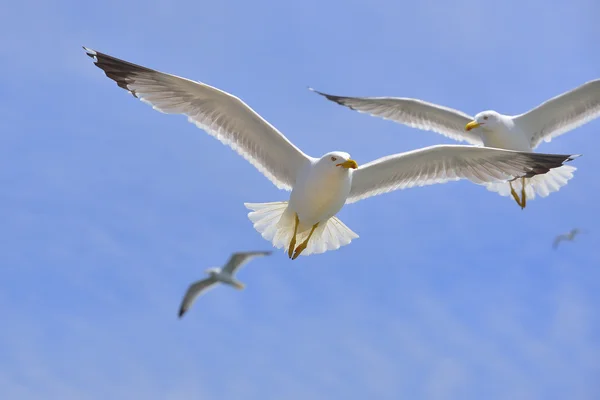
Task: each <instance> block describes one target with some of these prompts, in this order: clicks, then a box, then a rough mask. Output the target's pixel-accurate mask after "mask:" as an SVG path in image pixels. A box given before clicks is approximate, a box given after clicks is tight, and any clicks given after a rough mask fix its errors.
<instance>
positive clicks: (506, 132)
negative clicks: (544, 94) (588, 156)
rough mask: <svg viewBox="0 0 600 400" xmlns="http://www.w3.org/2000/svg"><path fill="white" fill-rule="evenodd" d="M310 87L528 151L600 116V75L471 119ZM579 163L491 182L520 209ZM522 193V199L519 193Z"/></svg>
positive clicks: (469, 138)
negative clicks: (519, 110) (510, 111)
mask: <svg viewBox="0 0 600 400" xmlns="http://www.w3.org/2000/svg"><path fill="white" fill-rule="evenodd" d="M309 89H310V90H312V91H314V92H316V93H318V94H320V95H322V96H325V97H326V98H327V99H329V100H331V101H333V102H335V103H338V104H341V105H343V106H346V107H348V108H350V109H352V110H356V111H359V112H362V113H366V114H370V115H372V116H375V117H381V118H384V119H388V120H392V121H395V122H398V123H401V124H404V125H408V126H410V127H413V128H418V129H423V130H428V131H434V132H437V133H441V134H442V135H445V136H447V137H449V138H451V139H454V140H457V141H466V142H468V143H470V144H472V145H476V146H488V147H495V148H499V149H507V150H516V151H524V152H530V151H533V150H534V149H535V148H537V147H538V146H539V144H540V143H541V142H542V141H546V142H549V141H550V140H551V139H552V138H554V137H556V136H559V135H562V134H563V133H565V132H568V131H570V130H572V129H575V128H577V127H578V126H580V125H583V124H585V123H587V122H589V121H591V120H593V119H594V118H596V117H598V116H599V115H600V79H599V80H594V81H590V82H587V83H585V84H584V85H582V86H579V87H578V88H576V89H573V90H571V91H569V92H566V93H563V94H561V95H559V96H556V97H554V98H552V99H550V100H548V101H546V102H544V103H542V104H540V105H539V106H537V107H535V108H534V109H532V110H530V111H528V112H526V113H524V114H520V115H515V116H510V115H503V114H500V113H498V112H496V111H483V112H480V113H479V114H477V115H475V117H472V116H470V115H468V114H465V113H463V112H462V111H458V110H454V109H452V108H448V107H444V106H440V105H437V104H433V103H428V102H426V101H423V100H418V99H411V98H401V97H348V96H335V95H332V94H327V93H323V92H319V91H317V90H314V89H312V88H309ZM575 170H576V168H575V167H572V166H570V165H564V166H562V167H560V168H556V169H552V170H551V171H549V172H548V173H546V174H543V175H542V174H540V175H537V176H535V177H531V178H525V177H522V178H521V179H519V180H516V181H515V182H494V183H487V184H486V187H487V188H488V189H489V190H491V191H494V192H498V193H499V194H500V195H502V196H508V195H512V197H513V198H514V199H515V201H516V202H517V204H519V206H521V209H523V208H525V205H526V203H527V199H530V200H532V199H534V198H535V194H536V192H537V194H538V195H540V196H541V197H546V196H548V195H549V194H550V193H551V192H555V191H558V190H559V189H560V188H561V187H562V186H564V185H566V184H567V182H568V181H569V179H571V178H572V177H573V172H574V171H575ZM518 191H520V192H521V198H519V195H518V194H517V192H518Z"/></svg>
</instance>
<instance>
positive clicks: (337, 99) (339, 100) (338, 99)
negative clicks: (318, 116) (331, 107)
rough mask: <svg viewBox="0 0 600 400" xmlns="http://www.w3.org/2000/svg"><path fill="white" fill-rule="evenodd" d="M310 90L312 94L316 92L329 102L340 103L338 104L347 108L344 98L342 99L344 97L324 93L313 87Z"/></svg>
mask: <svg viewBox="0 0 600 400" xmlns="http://www.w3.org/2000/svg"><path fill="white" fill-rule="evenodd" d="M308 90H310V91H311V92H314V93H316V94H320V95H321V96H323V97H325V98H326V99H327V100H331V101H333V102H334V103H338V104H340V105H342V106H347V105H346V104H345V103H344V97H342V96H335V95H333V94H327V93H323V92H320V91H318V90H317V89H314V88H311V87H309V88H308ZM350 108H352V107H350Z"/></svg>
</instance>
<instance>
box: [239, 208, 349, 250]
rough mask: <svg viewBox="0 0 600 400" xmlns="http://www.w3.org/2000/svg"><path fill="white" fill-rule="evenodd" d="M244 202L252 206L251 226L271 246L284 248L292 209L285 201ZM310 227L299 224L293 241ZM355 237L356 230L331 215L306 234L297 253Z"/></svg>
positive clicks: (332, 246) (330, 246) (338, 244)
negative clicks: (312, 231) (305, 243)
mask: <svg viewBox="0 0 600 400" xmlns="http://www.w3.org/2000/svg"><path fill="white" fill-rule="evenodd" d="M244 205H245V206H246V208H248V209H249V210H252V212H250V213H248V218H249V219H250V221H252V222H253V223H254V229H256V230H257V231H258V232H259V233H260V234H261V235H262V237H263V238H265V239H266V240H268V241H270V242H271V243H273V247H275V248H278V249H284V250H285V251H287V250H288V247H289V245H290V241H291V240H292V235H293V234H294V224H295V216H294V212H293V211H291V210H289V209H288V202H287V201H277V202H273V203H244ZM310 228H311V227H310V226H303V225H302V224H300V226H299V227H298V232H297V235H296V245H299V244H300V243H302V242H303V241H304V240H305V239H306V238H307V237H308V234H309V232H310ZM356 238H358V235H357V234H356V233H354V232H353V231H352V230H351V229H350V228H348V227H347V226H346V225H344V223H343V222H342V221H340V220H339V219H338V218H337V217H332V218H329V219H328V220H327V221H326V222H322V223H321V224H319V226H318V227H317V229H315V231H314V233H313V235H312V237H311V238H310V240H309V242H308V246H307V247H306V250H304V251H303V252H302V253H300V255H303V256H308V255H311V254H319V253H324V252H326V251H328V250H336V249H339V248H340V247H342V246H345V245H347V244H349V243H350V242H351V241H352V239H356Z"/></svg>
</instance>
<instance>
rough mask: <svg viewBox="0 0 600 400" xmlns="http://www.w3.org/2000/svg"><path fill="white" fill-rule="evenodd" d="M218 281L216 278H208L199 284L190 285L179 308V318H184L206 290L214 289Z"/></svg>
mask: <svg viewBox="0 0 600 400" xmlns="http://www.w3.org/2000/svg"><path fill="white" fill-rule="evenodd" d="M215 283H217V280H216V279H214V278H206V279H203V280H201V281H198V282H194V283H193V284H191V285H190V287H189V288H188V290H187V292H186V293H185V296H184V297H183V300H182V301H181V306H180V307H179V318H181V317H183V314H185V312H186V311H187V310H189V308H190V307H191V306H192V304H194V301H196V299H197V298H198V296H200V294H202V293H203V292H205V291H206V290H208V289H209V288H211V287H214V285H215Z"/></svg>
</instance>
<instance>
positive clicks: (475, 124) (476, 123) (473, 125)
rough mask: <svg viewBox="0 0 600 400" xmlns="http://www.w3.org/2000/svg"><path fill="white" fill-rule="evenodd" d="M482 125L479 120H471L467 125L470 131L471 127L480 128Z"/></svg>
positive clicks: (467, 129)
mask: <svg viewBox="0 0 600 400" xmlns="http://www.w3.org/2000/svg"><path fill="white" fill-rule="evenodd" d="M480 126H481V125H480V124H479V122H477V121H471V122H469V123H468V124H467V126H465V130H466V131H470V130H471V129H475V128H479V127H480Z"/></svg>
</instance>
